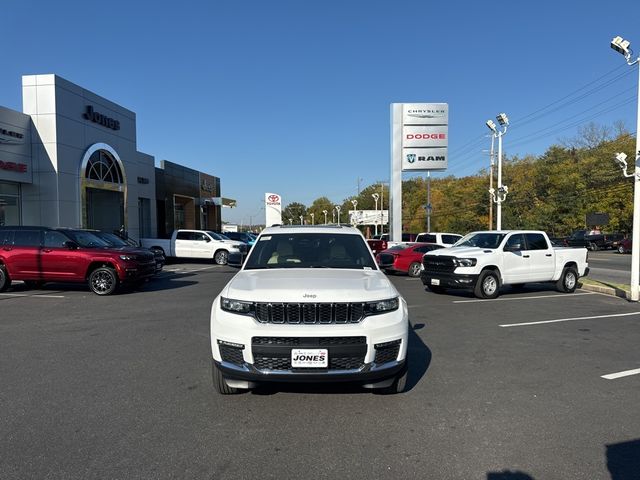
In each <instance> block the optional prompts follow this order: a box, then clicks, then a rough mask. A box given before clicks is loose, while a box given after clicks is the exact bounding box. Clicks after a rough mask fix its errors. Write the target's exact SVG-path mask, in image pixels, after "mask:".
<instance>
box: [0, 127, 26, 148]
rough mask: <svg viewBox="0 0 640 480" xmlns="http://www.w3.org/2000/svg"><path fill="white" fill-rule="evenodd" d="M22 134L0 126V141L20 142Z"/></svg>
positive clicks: (22, 137)
mask: <svg viewBox="0 0 640 480" xmlns="http://www.w3.org/2000/svg"><path fill="white" fill-rule="evenodd" d="M23 139H24V134H22V133H19V132H14V131H13V130H7V129H6V128H2V127H0V143H11V144H16V143H22V141H23Z"/></svg>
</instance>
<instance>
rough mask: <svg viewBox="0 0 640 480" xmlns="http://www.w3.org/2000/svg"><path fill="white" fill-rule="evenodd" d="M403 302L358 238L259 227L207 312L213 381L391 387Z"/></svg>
mask: <svg viewBox="0 0 640 480" xmlns="http://www.w3.org/2000/svg"><path fill="white" fill-rule="evenodd" d="M408 327H409V315H408V309H407V304H406V302H405V300H404V299H403V298H402V297H401V296H400V294H399V293H398V291H397V290H396V289H395V287H394V286H393V285H392V284H391V282H390V281H389V280H388V279H387V277H386V276H385V274H384V273H382V272H381V271H380V270H379V269H378V267H377V266H376V262H375V260H374V258H373V255H372V254H371V251H370V250H369V248H368V247H367V244H366V242H365V240H364V237H363V236H362V234H361V233H360V232H359V231H358V230H357V229H355V228H351V227H343V226H315V227H302V226H300V227H295V226H293V227H291V226H278V227H271V228H267V229H265V230H264V231H263V232H262V234H261V235H260V236H259V237H258V239H257V241H256V243H255V245H254V246H253V248H252V250H251V252H250V253H249V256H248V257H247V260H246V262H245V263H244V266H243V267H242V269H241V270H240V271H239V272H238V273H237V274H236V275H235V276H234V277H233V278H232V279H231V281H229V283H228V284H227V285H226V286H225V287H224V289H223V290H222V292H221V293H220V295H219V296H218V297H217V298H216V299H215V300H214V302H213V306H212V308H211V350H212V353H213V385H214V387H215V389H216V390H217V391H218V392H219V393H221V394H232V393H238V391H240V390H242V389H249V388H254V387H256V386H257V385H258V384H259V383H260V382H269V381H272V382H345V381H348V382H357V383H359V384H361V385H362V386H364V387H366V388H381V389H384V391H386V392H389V393H392V392H399V391H402V390H403V389H404V386H405V383H406V377H407V362H406V360H405V359H406V354H407V340H408V331H409V330H408Z"/></svg>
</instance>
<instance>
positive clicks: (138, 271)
mask: <svg viewBox="0 0 640 480" xmlns="http://www.w3.org/2000/svg"><path fill="white" fill-rule="evenodd" d="M156 268H157V265H156V261H155V260H152V261H149V262H145V263H142V262H137V263H134V262H127V263H126V264H124V265H122V266H120V268H119V269H118V274H119V277H120V281H121V282H135V281H138V280H145V279H147V278H150V277H152V276H154V275H155V274H156V272H157V270H156Z"/></svg>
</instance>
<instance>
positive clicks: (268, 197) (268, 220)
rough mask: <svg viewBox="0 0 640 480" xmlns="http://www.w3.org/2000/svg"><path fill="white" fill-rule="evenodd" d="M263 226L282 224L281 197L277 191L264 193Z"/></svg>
mask: <svg viewBox="0 0 640 480" xmlns="http://www.w3.org/2000/svg"><path fill="white" fill-rule="evenodd" d="M264 213H265V227H270V226H271V225H280V224H282V197H281V196H280V195H278V194H277V193H265V194H264Z"/></svg>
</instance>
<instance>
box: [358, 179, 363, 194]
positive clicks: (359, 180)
mask: <svg viewBox="0 0 640 480" xmlns="http://www.w3.org/2000/svg"><path fill="white" fill-rule="evenodd" d="M362 180H363V179H362V178H360V177H358V196H360V182H361V181H362Z"/></svg>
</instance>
